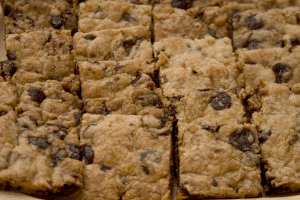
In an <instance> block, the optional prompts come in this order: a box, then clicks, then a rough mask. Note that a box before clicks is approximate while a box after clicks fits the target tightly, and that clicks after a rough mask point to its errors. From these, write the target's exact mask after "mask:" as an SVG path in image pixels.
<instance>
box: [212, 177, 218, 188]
mask: <svg viewBox="0 0 300 200" xmlns="http://www.w3.org/2000/svg"><path fill="white" fill-rule="evenodd" d="M213 186H214V187H218V182H217V181H216V179H214V178H213Z"/></svg>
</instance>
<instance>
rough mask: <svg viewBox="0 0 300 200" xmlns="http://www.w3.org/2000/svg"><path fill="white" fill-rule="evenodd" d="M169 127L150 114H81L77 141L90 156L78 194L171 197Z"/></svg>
mask: <svg viewBox="0 0 300 200" xmlns="http://www.w3.org/2000/svg"><path fill="white" fill-rule="evenodd" d="M171 132H172V123H170V122H167V123H165V124H164V123H162V122H161V121H160V120H159V119H157V118H155V117H154V116H152V115H145V116H140V115H136V116H129V115H113V114H112V115H107V116H102V115H91V114H85V115H83V121H82V128H81V131H80V144H81V145H88V146H91V147H92V149H93V152H94V154H93V155H94V157H93V162H92V163H91V164H89V165H86V166H85V167H84V172H83V179H84V187H83V190H82V192H81V195H79V197H78V199H79V200H87V199H95V200H101V199H105V198H108V199H116V200H118V199H120V198H122V199H124V200H125V199H126V200H127V199H128V200H129V199H166V200H167V199H170V176H171V175H170V155H171ZM104 180H105V181H104Z"/></svg>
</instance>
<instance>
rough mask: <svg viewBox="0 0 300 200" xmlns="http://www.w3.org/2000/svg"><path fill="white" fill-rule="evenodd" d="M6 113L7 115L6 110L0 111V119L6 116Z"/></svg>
mask: <svg viewBox="0 0 300 200" xmlns="http://www.w3.org/2000/svg"><path fill="white" fill-rule="evenodd" d="M7 113H8V112H7V111H6V110H1V111H0V117H1V116H3V115H6V114H7Z"/></svg>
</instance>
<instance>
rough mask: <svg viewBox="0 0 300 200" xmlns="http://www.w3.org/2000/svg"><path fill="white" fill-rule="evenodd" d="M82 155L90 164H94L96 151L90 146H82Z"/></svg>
mask: <svg viewBox="0 0 300 200" xmlns="http://www.w3.org/2000/svg"><path fill="white" fill-rule="evenodd" d="M80 155H81V156H80V157H81V158H82V160H85V161H86V162H87V163H88V164H92V163H93V161H94V151H93V149H92V148H91V147H90V146H87V145H84V146H82V147H81V148H80Z"/></svg>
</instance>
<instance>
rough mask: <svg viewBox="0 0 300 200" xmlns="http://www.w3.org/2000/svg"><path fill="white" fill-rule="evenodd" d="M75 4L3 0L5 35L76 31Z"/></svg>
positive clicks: (73, 1) (56, 0)
mask: <svg viewBox="0 0 300 200" xmlns="http://www.w3.org/2000/svg"><path fill="white" fill-rule="evenodd" d="M77 4H78V1H77V0H70V1H69V0H46V1H41V0H29V1H24V0H4V4H3V10H4V15H5V27H6V34H20V33H24V32H31V31H37V30H47V31H53V30H57V29H60V30H62V29H68V30H76V29H77V24H78V16H77V10H78V8H77V7H78V5H77Z"/></svg>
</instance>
